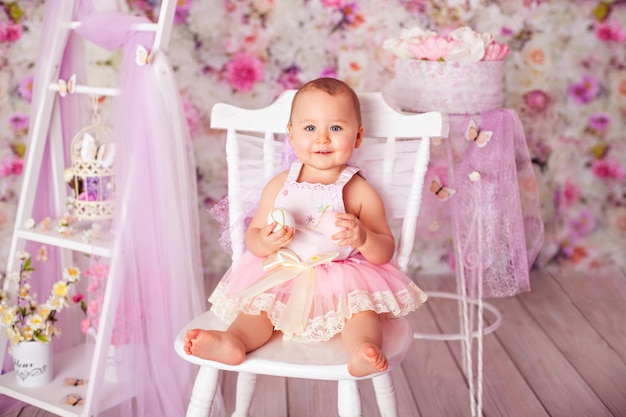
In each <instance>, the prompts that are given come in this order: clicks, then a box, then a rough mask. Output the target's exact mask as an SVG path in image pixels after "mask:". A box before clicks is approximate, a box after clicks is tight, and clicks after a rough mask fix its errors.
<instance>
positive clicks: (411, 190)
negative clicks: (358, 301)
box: [211, 90, 448, 271]
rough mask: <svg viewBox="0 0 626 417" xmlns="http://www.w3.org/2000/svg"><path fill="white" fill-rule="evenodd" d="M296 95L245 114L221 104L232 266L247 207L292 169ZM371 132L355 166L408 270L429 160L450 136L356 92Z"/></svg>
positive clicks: (442, 122) (423, 118)
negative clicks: (376, 196)
mask: <svg viewBox="0 0 626 417" xmlns="http://www.w3.org/2000/svg"><path fill="white" fill-rule="evenodd" d="M294 94H295V90H287V91H285V92H284V93H283V94H281V96H280V97H278V98H277V99H276V101H275V102H274V103H272V104H271V105H269V106H268V107H265V108H262V109H256V110H250V109H243V108H240V107H235V106H232V105H228V104H224V103H218V104H216V105H215V106H214V107H213V110H212V112H211V127H212V128H215V129H226V131H227V135H226V161H227V165H228V199H229V221H230V240H231V247H232V252H233V253H232V256H233V260H235V259H237V258H238V257H239V256H240V255H241V254H242V253H243V251H244V248H245V246H244V236H245V227H246V224H245V222H244V221H243V219H244V218H245V217H246V216H248V215H249V213H247V209H249V208H251V207H254V205H255V201H256V200H257V199H258V198H259V196H260V192H261V190H262V188H263V186H264V185H265V183H266V182H267V181H268V180H269V179H270V178H271V177H272V176H274V175H275V174H277V173H278V172H280V171H281V170H284V169H287V167H288V166H287V165H288V164H287V162H288V157H287V154H288V152H286V151H285V149H286V145H285V140H286V132H287V122H288V119H289V112H290V108H291V102H292V100H293V97H294ZM358 96H359V100H360V101H361V114H362V118H363V126H364V128H365V132H364V140H363V144H362V145H361V147H360V148H359V149H357V150H356V151H355V153H354V155H353V158H352V162H353V163H354V164H355V165H357V166H359V167H361V168H362V169H363V173H364V176H365V178H366V179H367V180H368V181H369V182H370V183H371V184H372V185H373V186H374V187H375V188H376V189H377V190H378V192H379V193H380V194H381V197H382V198H383V201H384V202H385V208H386V211H387V217H388V219H387V220H388V221H389V223H390V225H391V226H392V229H393V230H394V234H395V236H396V240H397V241H398V248H397V252H396V253H397V259H396V261H397V264H398V267H399V268H400V269H402V270H404V271H406V268H407V265H408V261H409V257H410V254H411V251H412V250H413V242H414V240H415V229H416V224H417V216H418V214H419V208H420V203H421V197H422V189H423V185H424V178H425V176H426V170H427V168H428V162H429V156H430V152H429V147H430V138H431V137H445V136H447V128H448V124H447V119H446V117H445V115H444V114H441V113H437V112H430V113H423V114H407V113H399V112H397V111H396V110H394V109H393V108H391V107H390V106H389V105H388V104H387V102H386V101H385V100H384V99H383V96H382V94H381V93H361V94H358Z"/></svg>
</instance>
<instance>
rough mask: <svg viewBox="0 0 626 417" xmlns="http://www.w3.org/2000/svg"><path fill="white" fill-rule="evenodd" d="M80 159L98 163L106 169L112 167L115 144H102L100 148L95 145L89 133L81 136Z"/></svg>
mask: <svg viewBox="0 0 626 417" xmlns="http://www.w3.org/2000/svg"><path fill="white" fill-rule="evenodd" d="M80 157H81V158H82V160H83V161H87V162H91V161H94V160H96V161H98V162H100V166H102V167H103V168H108V167H110V166H111V165H113V158H114V157H115V144H114V143H103V144H102V145H100V146H97V145H96V140H95V138H94V137H93V136H92V135H90V134H89V133H85V134H84V135H83V142H82V146H81V148H80Z"/></svg>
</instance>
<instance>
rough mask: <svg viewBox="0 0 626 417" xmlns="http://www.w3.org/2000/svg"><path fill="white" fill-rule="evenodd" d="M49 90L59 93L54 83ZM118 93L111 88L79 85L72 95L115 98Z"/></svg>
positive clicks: (57, 86)
mask: <svg viewBox="0 0 626 417" xmlns="http://www.w3.org/2000/svg"><path fill="white" fill-rule="evenodd" d="M49 89H50V90H52V91H59V85H58V84H56V83H51V84H50V86H49ZM119 93H120V90H119V89H117V88H111V87H93V86H90V85H80V84H77V85H76V87H75V88H74V92H73V93H72V94H89V95H94V96H111V97H113V96H117V95H118V94H119Z"/></svg>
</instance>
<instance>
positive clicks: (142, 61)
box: [135, 45, 153, 67]
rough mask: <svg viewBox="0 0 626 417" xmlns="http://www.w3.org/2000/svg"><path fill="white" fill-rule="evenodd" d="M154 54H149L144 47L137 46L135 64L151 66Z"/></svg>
mask: <svg viewBox="0 0 626 417" xmlns="http://www.w3.org/2000/svg"><path fill="white" fill-rule="evenodd" d="M152 58H153V53H152V52H148V50H147V49H146V48H145V47H143V46H142V45H137V51H136V52H135V63H136V64H137V65H138V66H140V67H143V66H144V65H150V63H151V62H152Z"/></svg>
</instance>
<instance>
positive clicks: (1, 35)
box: [0, 22, 22, 43]
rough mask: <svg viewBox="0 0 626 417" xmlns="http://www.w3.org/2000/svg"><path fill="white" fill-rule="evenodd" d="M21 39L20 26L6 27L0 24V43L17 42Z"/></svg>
mask: <svg viewBox="0 0 626 417" xmlns="http://www.w3.org/2000/svg"><path fill="white" fill-rule="evenodd" d="M21 37H22V25H19V24H16V25H7V24H4V23H3V22H0V42H11V43H12V42H17V41H18V40H20V38H21Z"/></svg>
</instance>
